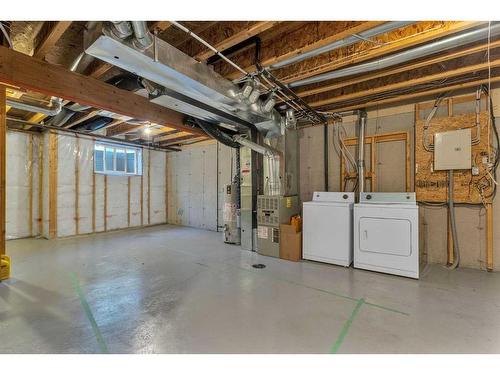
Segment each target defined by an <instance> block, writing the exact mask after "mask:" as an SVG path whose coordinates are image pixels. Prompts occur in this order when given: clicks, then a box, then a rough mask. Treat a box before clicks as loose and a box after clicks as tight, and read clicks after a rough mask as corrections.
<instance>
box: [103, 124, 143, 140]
mask: <svg viewBox="0 0 500 375" xmlns="http://www.w3.org/2000/svg"><path fill="white" fill-rule="evenodd" d="M139 128H140V125H133V124H126V123H125V124H119V125H117V126H113V127H111V128H108V129H107V130H106V136H108V137H116V136H117V135H122V134H127V133H129V132H132V131H135V130H138V129H139Z"/></svg>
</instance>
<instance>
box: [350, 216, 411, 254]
mask: <svg viewBox="0 0 500 375" xmlns="http://www.w3.org/2000/svg"><path fill="white" fill-rule="evenodd" d="M359 233H360V240H359V249H360V251H366V252H373V253H381V254H389V255H395V256H403V257H408V256H410V255H411V251H412V248H411V221H410V220H408V219H398V218H391V217H361V218H360V219H359Z"/></svg>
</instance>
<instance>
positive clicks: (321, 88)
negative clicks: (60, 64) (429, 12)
mask: <svg viewBox="0 0 500 375" xmlns="http://www.w3.org/2000/svg"><path fill="white" fill-rule="evenodd" d="M497 47H500V40H497V41H494V42H491V43H490V44H488V43H485V44H481V45H479V46H474V47H471V48H466V49H463V50H460V51H456V52H452V53H445V54H443V55H440V56H437V57H434V58H431V59H427V60H423V61H418V62H414V63H410V64H407V65H403V66H400V67H397V68H393V69H387V70H383V71H380V72H375V73H371V74H366V75H362V76H359V77H356V78H352V79H348V80H341V81H339V82H335V83H331V84H327V85H324V86H319V87H315V88H306V89H305V90H302V91H296V94H297V95H298V96H300V97H307V96H311V95H316V94H321V93H323V92H328V91H332V90H336V89H339V88H342V87H347V86H351V85H355V84H358V83H361V82H366V81H370V80H372V79H376V78H382V77H386V76H390V75H395V74H399V73H404V72H407V71H410V70H415V69H419V68H422V67H426V66H430V65H433V64H438V63H441V62H444V61H448V60H452V59H456V58H460V57H464V56H468V55H472V54H474V53H477V52H481V51H486V50H488V48H489V49H494V48H497Z"/></svg>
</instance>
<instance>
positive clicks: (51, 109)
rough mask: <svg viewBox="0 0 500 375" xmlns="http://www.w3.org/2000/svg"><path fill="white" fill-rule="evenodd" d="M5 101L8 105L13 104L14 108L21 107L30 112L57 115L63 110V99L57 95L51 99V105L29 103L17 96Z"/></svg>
mask: <svg viewBox="0 0 500 375" xmlns="http://www.w3.org/2000/svg"><path fill="white" fill-rule="evenodd" d="M5 102H6V104H7V105H8V106H11V107H13V108H17V109H21V110H23V111H28V112H35V113H42V114H44V115H47V116H55V115H57V114H58V113H59V112H61V109H62V99H60V98H56V97H52V98H51V99H50V104H49V106H40V105H35V104H28V103H26V102H23V101H22V100H20V99H16V98H7V99H6V100H5Z"/></svg>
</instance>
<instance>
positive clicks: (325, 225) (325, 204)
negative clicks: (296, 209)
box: [302, 192, 354, 267]
mask: <svg viewBox="0 0 500 375" xmlns="http://www.w3.org/2000/svg"><path fill="white" fill-rule="evenodd" d="M353 205H354V193H347V192H346V193H333V192H315V193H314V194H313V200H312V201H310V202H304V203H303V209H302V217H303V224H302V242H303V243H302V257H303V258H304V259H308V260H315V261H318V262H324V263H331V264H338V265H340V266H344V267H349V266H350V264H351V263H352V211H353Z"/></svg>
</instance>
